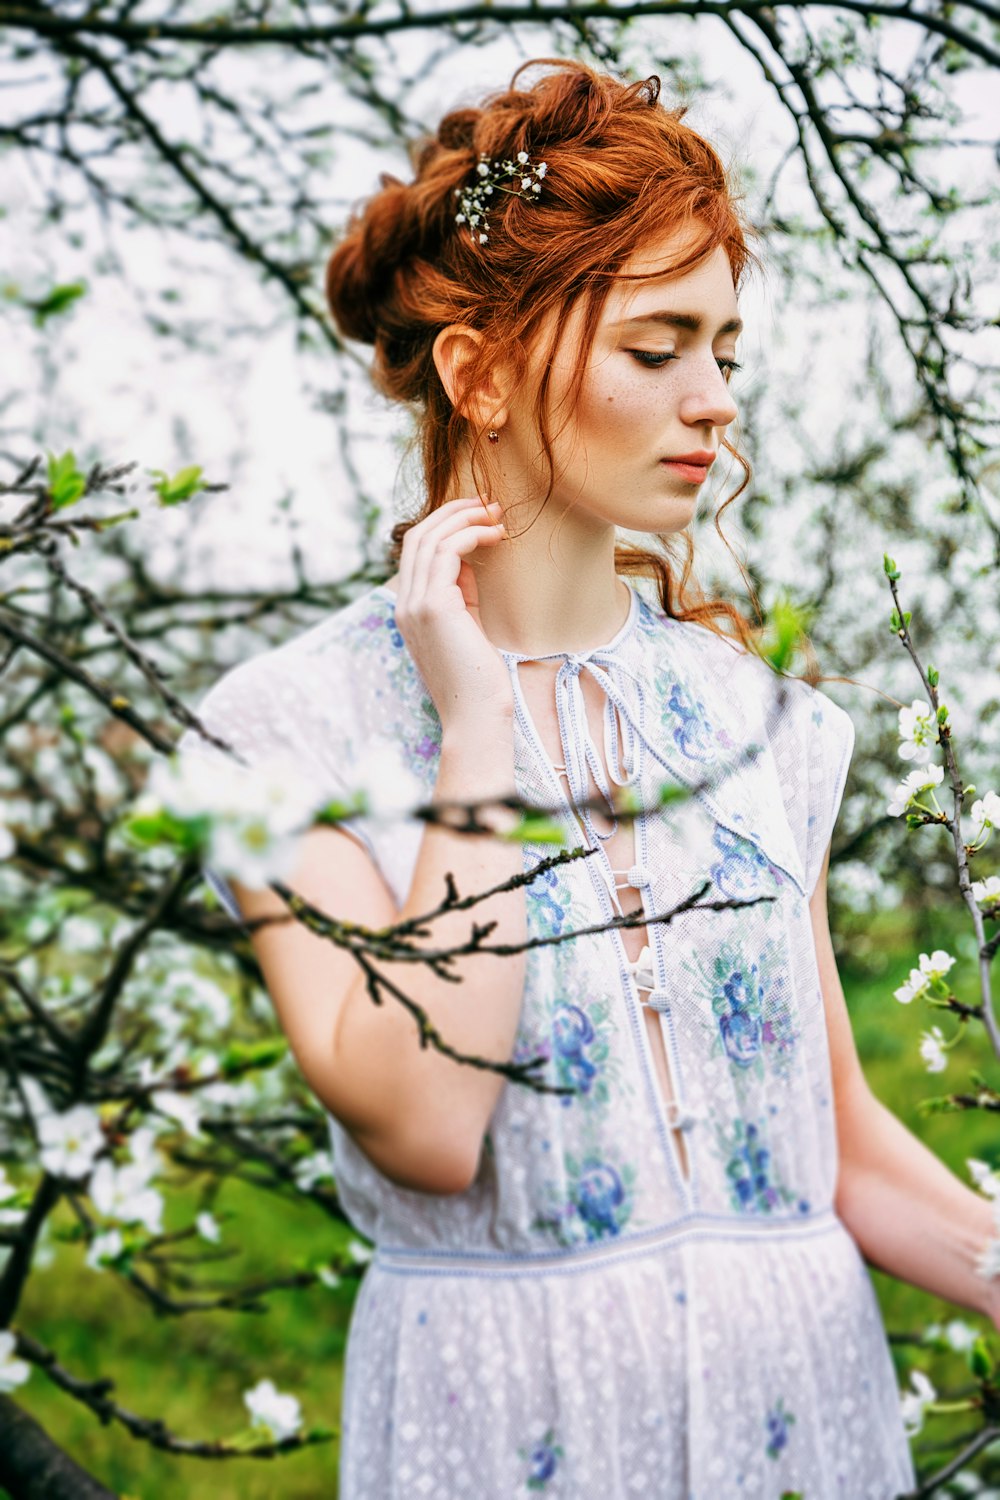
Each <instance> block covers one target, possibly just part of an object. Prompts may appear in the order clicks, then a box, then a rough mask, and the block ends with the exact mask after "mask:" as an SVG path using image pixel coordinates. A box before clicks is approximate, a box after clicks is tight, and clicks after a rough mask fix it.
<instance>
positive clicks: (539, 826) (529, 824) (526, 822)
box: [498, 813, 566, 844]
mask: <svg viewBox="0 0 1000 1500" xmlns="http://www.w3.org/2000/svg"><path fill="white" fill-rule="evenodd" d="M498 837H499V838H502V839H509V840H510V841H511V842H513V843H523V844H565V842H566V835H565V834H564V833H563V830H562V829H561V827H560V826H559V824H558V823H556V822H555V821H554V819H552V818H546V817H542V816H540V815H538V814H534V813H522V815H521V818H520V821H519V822H517V823H515V824H514V826H513V828H505V829H504V830H503V831H502V832H500V833H499V834H498Z"/></svg>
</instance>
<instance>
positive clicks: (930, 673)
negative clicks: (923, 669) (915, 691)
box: [927, 667, 939, 687]
mask: <svg viewBox="0 0 1000 1500" xmlns="http://www.w3.org/2000/svg"><path fill="white" fill-rule="evenodd" d="M927 681H928V682H929V683H930V685H931V687H937V685H938V681H939V678H938V669H937V667H928V668H927Z"/></svg>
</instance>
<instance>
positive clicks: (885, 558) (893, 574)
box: [882, 552, 899, 583]
mask: <svg viewBox="0 0 1000 1500" xmlns="http://www.w3.org/2000/svg"><path fill="white" fill-rule="evenodd" d="M882 566H883V568H884V569H885V576H886V578H891V579H892V581H893V583H895V581H896V579H897V578H898V577H899V569H898V568H897V567H896V564H895V563H894V562H893V560H892V558H891V557H890V556H889V554H888V552H883V553H882Z"/></svg>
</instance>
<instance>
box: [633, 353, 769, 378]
mask: <svg viewBox="0 0 1000 1500" xmlns="http://www.w3.org/2000/svg"><path fill="white" fill-rule="evenodd" d="M628 352H629V354H631V355H632V356H633V358H635V359H636V360H638V362H639V364H641V365H644V366H645V368H646V369H647V370H658V369H659V368H660V366H661V365H665V364H666V363H667V360H668V359H680V355H679V354H660V353H656V352H654V351H653V350H651V349H630V350H629V351H628ZM716 364H717V365H718V367H719V369H720V370H722V371H723V372H724V374H725V376H726V379H727V380H728V379H729V377H730V375H732V374H733V372H734V371H735V370H742V368H743V366H742V365H741V364H740V362H739V360H736V359H724V358H723V359H717V360H716Z"/></svg>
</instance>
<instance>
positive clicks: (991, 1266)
mask: <svg viewBox="0 0 1000 1500" xmlns="http://www.w3.org/2000/svg"><path fill="white" fill-rule="evenodd" d="M976 1270H977V1272H978V1273H979V1275H980V1276H985V1277H986V1279H987V1280H990V1279H992V1277H994V1276H1000V1239H998V1238H997V1237H996V1235H994V1237H993V1238H992V1239H991V1240H990V1241H989V1242H988V1243H987V1245H986V1248H985V1249H984V1250H983V1252H982V1254H981V1255H980V1256H979V1259H978V1260H977V1261H976Z"/></svg>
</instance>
